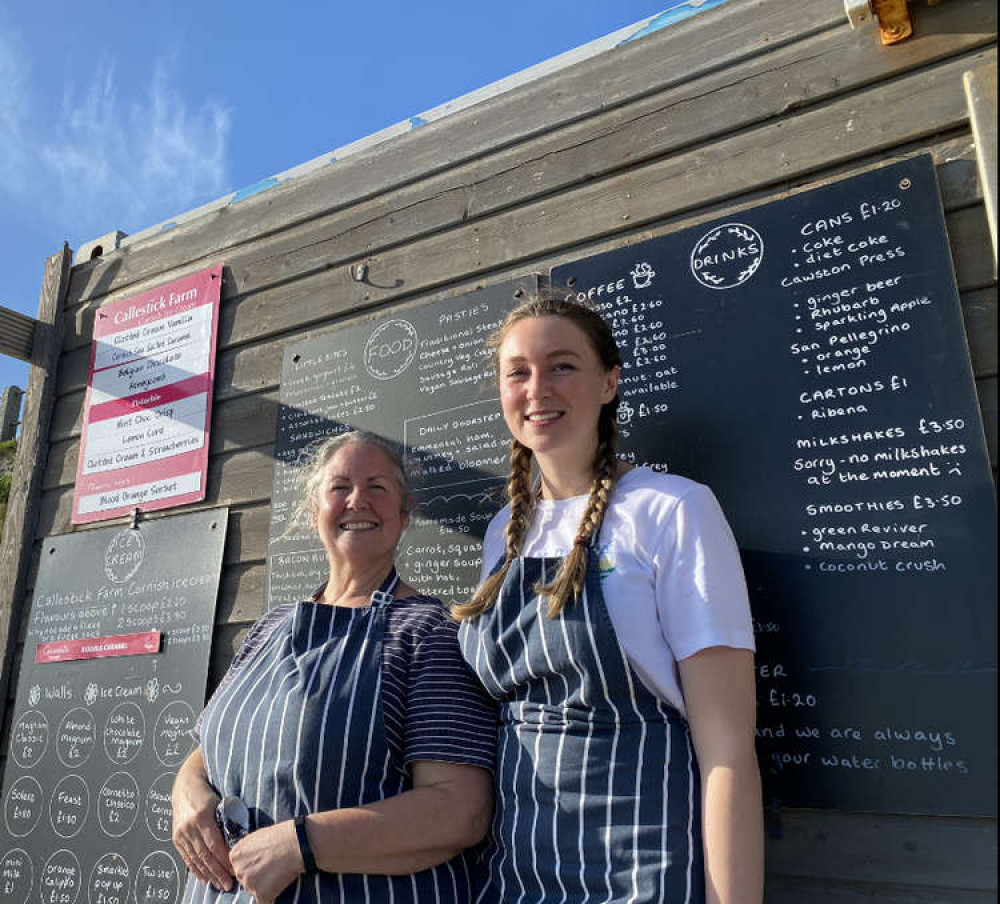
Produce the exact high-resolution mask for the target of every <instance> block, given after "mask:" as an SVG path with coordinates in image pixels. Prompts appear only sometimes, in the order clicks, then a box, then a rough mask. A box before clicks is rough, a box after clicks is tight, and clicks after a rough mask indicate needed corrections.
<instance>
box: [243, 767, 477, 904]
mask: <svg viewBox="0 0 1000 904" xmlns="http://www.w3.org/2000/svg"><path fill="white" fill-rule="evenodd" d="M413 783H414V788H413V789H412V790H410V791H405V792H403V793H402V794H398V795H396V796H395V797H390V798H387V799H385V800H381V801H378V802H375V803H372V804H366V805H364V806H358V807H346V808H344V809H341V810H324V811H322V812H319V813H314V814H312V815H310V816H309V817H308V818H307V820H306V823H305V827H306V834H307V835H308V837H309V846H310V848H311V849H312V852H313V856H314V857H315V860H316V866H317V867H318V868H319V869H320V870H323V871H324V872H330V873H372V874H381V875H403V874H407V873H415V872H419V871H421V870H425V869H429V868H430V867H432V866H437V865H438V864H439V863H443V862H444V861H446V860H449V859H451V858H452V857H453V856H454V855H455V854H457V853H458V852H459V851H461V850H462V849H464V848H466V847H469V846H470V845H473V844H475V843H476V842H478V841H479V840H481V839H482V838H483V837H484V836H485V834H486V830H487V828H488V827H489V820H490V813H491V810H492V801H493V796H492V789H493V780H492V776H491V775H490V774H489V773H488V772H486V771H485V770H484V769H479V768H478V767H476V766H459V765H454V764H448V763H430V762H420V763H415V764H414V765H413ZM231 857H232V863H233V867H234V870H235V873H236V878H237V879H238V880H239V881H240V884H241V885H242V886H243V887H244V888H245V889H247V891H249V892H250V893H251V894H253V895H254V897H255V898H257V900H259V901H265V902H266V901H272V900H274V898H275V897H277V896H278V894H280V893H281V891H282V890H283V889H285V888H286V887H287V886H288V885H289V883H291V882H293V881H295V878H296V877H297V876H299V875H300V874H301V872H302V868H303V862H302V856H301V854H300V850H299V843H298V838H297V836H296V832H295V825H294V823H293V822H292V820H285V821H283V822H279V823H277V824H276V825H273V826H269V827H268V828H265V829H259V830H258V831H256V832H251V833H250V834H249V835H247V836H246V838H244V839H243V840H242V841H240V842H239V843H238V844H237V845H236V846H235V847H234V848H233V850H232V852H231Z"/></svg>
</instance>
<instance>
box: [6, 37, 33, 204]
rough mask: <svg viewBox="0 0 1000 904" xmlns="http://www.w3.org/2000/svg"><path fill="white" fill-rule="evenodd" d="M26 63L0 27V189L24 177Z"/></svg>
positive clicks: (17, 48) (12, 38)
mask: <svg viewBox="0 0 1000 904" xmlns="http://www.w3.org/2000/svg"><path fill="white" fill-rule="evenodd" d="M26 71H27V62H26V60H25V57H24V54H23V53H22V51H21V48H20V47H19V45H18V44H17V42H16V41H15V40H14V37H13V35H12V34H11V33H9V32H7V30H6V29H4V28H0V189H3V188H8V189H9V188H10V186H11V185H17V184H19V183H20V182H21V181H22V180H23V179H24V161H25V159H26V158H25V150H26V149H25V143H24V128H23V124H24V118H25V112H26V104H25V92H24V76H25V73H26Z"/></svg>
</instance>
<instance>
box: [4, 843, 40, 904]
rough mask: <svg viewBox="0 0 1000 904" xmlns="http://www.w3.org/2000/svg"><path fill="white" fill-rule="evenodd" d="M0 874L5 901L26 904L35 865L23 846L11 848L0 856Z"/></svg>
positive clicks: (33, 879)
mask: <svg viewBox="0 0 1000 904" xmlns="http://www.w3.org/2000/svg"><path fill="white" fill-rule="evenodd" d="M0 876H2V877H3V885H2V886H0V887H2V888H3V892H4V894H5V895H7V897H6V898H4V900H5V901H9V902H10V904H27V901H28V895H30V894H31V886H32V885H34V884H35V867H34V866H33V865H32V863H31V857H30V855H29V854H28V852H27V851H26V850H24V848H12V849H11V850H9V851H7V853H6V854H4V855H3V857H2V858H0Z"/></svg>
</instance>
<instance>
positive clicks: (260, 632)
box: [191, 606, 294, 744]
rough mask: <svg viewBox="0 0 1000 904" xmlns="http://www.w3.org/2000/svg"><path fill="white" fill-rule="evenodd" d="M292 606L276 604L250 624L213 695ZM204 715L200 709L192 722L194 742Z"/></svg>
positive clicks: (233, 675)
mask: <svg viewBox="0 0 1000 904" xmlns="http://www.w3.org/2000/svg"><path fill="white" fill-rule="evenodd" d="M292 608H294V607H290V606H277V607H275V608H274V609H271V610H270V611H269V612H266V613H264V615H262V616H261V617H260V618H259V619H257V621H255V622H254V623H253V624H252V625H251V626H250V630H249V631H248V632H247V636H246V637H244V638H243V643H242V644H241V645H240V649H239V652H238V653H237V654H236V655H235V656H234V657H233V661H232V662H231V663H230V664H229V668H228V669H227V671H226V674H225V675H223V677H222V681H220V682H219V684H218V686H217V687H216V689H215V692H214V693H213V694H212V696H213V697H214V696H215V694H218V693H219V692H220V691H221V690H223V689H224V688H225V687H227V686H228V685H229V683H230V682H232V681H233V680H234V679H235V678H236V677H237V676H238V675H239V674H240V672H241V671H242V670H243V666H244V665H246V663H247V662H248V661H249V660H250V659H251V658H252V657H253V656H254V654H255V653H256V652H257V651H258V650H259V649H260V648H261V647H262V646H263V645H264V642H265V641H266V640H267V638H268V637H270V636H271V632H272V631H273V630H274V629H275V628H276V627H277V626H278V625H279V624H281V623H282V622H283V621H284V620H285V619H286V618H287V617H288V614H289V613H290V612H291V609H292ZM204 715H205V711H204V710H202V711H201V714H200V715H199V716H198V719H197V721H196V722H195V723H194V728H192V729H191V737H193V738H194V742H195V744H200V743H201V720H202V719H203V718H204Z"/></svg>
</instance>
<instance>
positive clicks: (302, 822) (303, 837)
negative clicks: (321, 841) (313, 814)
mask: <svg viewBox="0 0 1000 904" xmlns="http://www.w3.org/2000/svg"><path fill="white" fill-rule="evenodd" d="M294 822H295V837H296V838H297V839H298V841H299V854H301V855H302V866H303V868H304V870H305V872H306V873H307V874H308V873H315V872H316V871H317V870H318V867H317V866H316V857H315V855H314V854H313V850H312V845H310V844H309V833H308V832H306V814H302V815H301V816H296V817H295V820H294Z"/></svg>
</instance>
